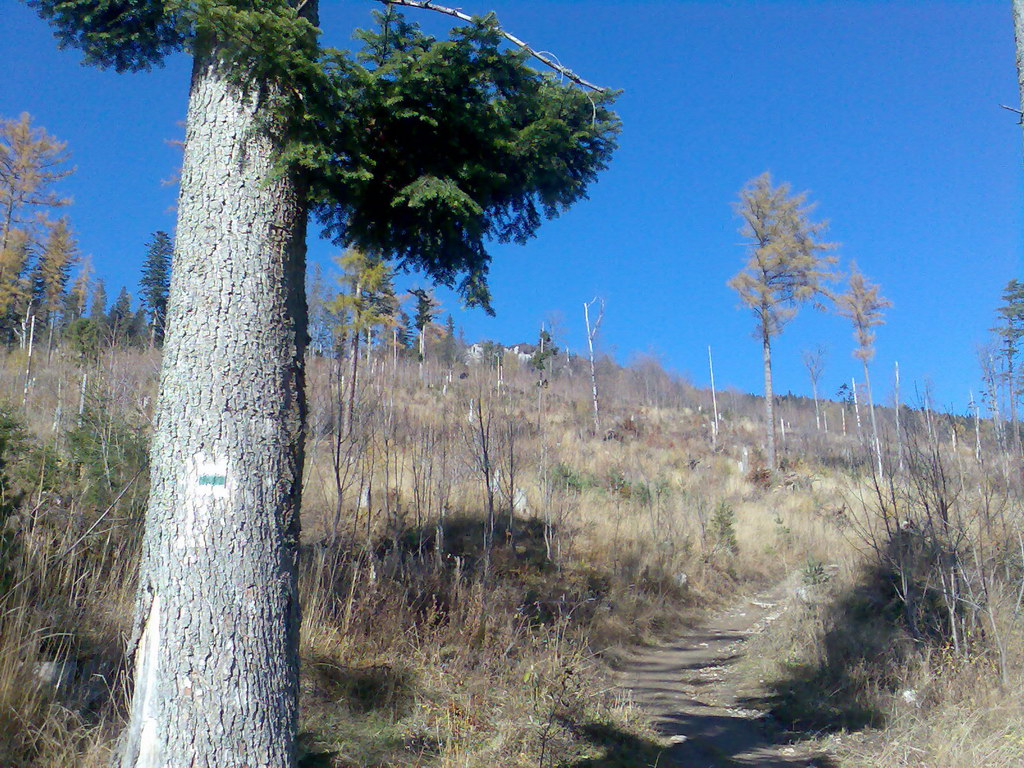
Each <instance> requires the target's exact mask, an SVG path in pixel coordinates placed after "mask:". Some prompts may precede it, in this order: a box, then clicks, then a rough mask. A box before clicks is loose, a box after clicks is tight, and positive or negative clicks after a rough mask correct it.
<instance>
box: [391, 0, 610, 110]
mask: <svg viewBox="0 0 1024 768" xmlns="http://www.w3.org/2000/svg"><path fill="white" fill-rule="evenodd" d="M379 2H381V3H383V4H384V5H404V6H406V7H408V8H420V9H423V10H425V11H437V12H438V13H443V14H445V15H446V16H454V17H455V18H456V19H459V20H460V21H467V22H470V23H472V22H473V17H472V16H470V15H469V14H466V13H463V12H462V11H460V10H458V9H457V8H447V7H445V6H443V5H435V4H434V3H432V2H431V1H430V0H379ZM498 31H499V32H500V33H501V35H502V36H503V37H504V38H505V39H506V40H508V41H509V42H510V43H512V44H513V45H517V46H519V47H520V48H522V49H523V50H524V51H526V52H527V53H528V54H529V55H530V56H532V57H533V58H535V59H537V60H538V61H541V62H543V63H544V64H546V65H547V66H549V67H551V69H553V70H555V72H557V73H558V74H560V75H562V76H563V77H565V78H567V79H569V80H571V81H572V82H574V83H576V85H580V86H582V87H584V88H589V89H590V90H592V91H598V92H600V93H604V92H605V91H606V90H608V89H607V88H602V87H601V86H599V85H594V84H593V83H591V82H588V81H586V80H584V79H583V78H582V77H580V76H579V75H577V74H576V73H575V72H573V71H572V70H571V69H567V68H566V67H563V66H562V65H561V64H559V63H558V62H557V61H554V60H552V59H550V58H548V57H547V56H545V55H544V54H542V53H538V52H537V51H535V50H533V48H531V47H530V46H529V45H528V44H527V43H526V42H524V41H523V40H520V39H519V38H518V37H516V36H515V35H511V34H509V33H508V32H506V31H505V30H503V29H501V28H500V27H499V28H498Z"/></svg>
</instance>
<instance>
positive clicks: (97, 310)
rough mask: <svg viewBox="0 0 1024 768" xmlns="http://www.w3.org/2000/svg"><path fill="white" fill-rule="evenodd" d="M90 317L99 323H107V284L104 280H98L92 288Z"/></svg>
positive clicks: (103, 325)
mask: <svg viewBox="0 0 1024 768" xmlns="http://www.w3.org/2000/svg"><path fill="white" fill-rule="evenodd" d="M89 317H91V318H92V319H93V320H95V321H96V322H97V324H98V325H100V326H102V327H106V325H107V285H106V283H104V282H103V280H97V281H96V285H95V286H93V289H92V301H91V303H90V310H89Z"/></svg>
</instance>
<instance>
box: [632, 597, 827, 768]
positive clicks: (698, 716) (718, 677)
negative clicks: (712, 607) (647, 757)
mask: <svg viewBox="0 0 1024 768" xmlns="http://www.w3.org/2000/svg"><path fill="white" fill-rule="evenodd" d="M786 599H787V589H786V587H785V585H784V584H779V585H777V586H776V587H774V588H773V589H771V590H769V591H766V592H764V593H763V594H761V595H758V596H757V597H754V598H748V599H745V600H742V601H740V602H738V603H736V604H735V605H733V606H732V607H730V608H728V609H726V610H724V611H721V612H720V613H718V614H715V615H713V616H710V617H709V618H708V619H707V620H706V621H705V622H704V623H703V624H702V625H701V626H699V627H696V628H694V629H691V630H687V632H686V633H685V634H684V635H683V636H681V637H679V638H678V639H677V640H676V641H674V642H672V643H670V644H667V645H662V646H659V647H656V648H650V649H645V650H643V651H640V652H638V653H636V654H635V655H634V656H632V657H631V658H630V659H628V660H627V661H626V662H625V663H624V664H623V665H622V669H621V671H620V673H619V684H620V685H621V686H622V687H623V688H625V689H626V690H628V691H630V692H631V694H632V697H633V699H634V701H636V703H637V704H638V705H640V706H641V707H643V708H644V709H646V710H647V711H648V712H649V713H650V714H651V715H652V716H653V717H654V719H655V722H656V723H657V725H658V727H659V728H660V729H661V731H662V732H663V733H664V734H665V735H666V736H667V737H669V739H670V740H671V741H672V742H673V746H672V747H671V748H670V749H668V750H667V751H666V752H665V753H664V755H663V757H662V760H661V766H662V768H665V766H666V763H667V761H668V760H669V759H671V762H672V763H676V764H678V765H679V766H683V768H725V767H726V766H728V767H729V768H735V766H762V767H763V768H808V767H809V766H815V767H816V768H827V766H831V765H832V762H831V761H829V760H828V758H826V757H823V756H821V755H815V754H813V753H811V752H809V751H807V750H806V749H803V748H801V747H800V746H799V745H797V746H792V745H790V744H788V743H787V739H786V737H785V734H783V733H782V732H781V730H780V729H778V728H776V727H773V726H772V724H771V721H770V718H765V717H763V716H762V713H760V712H757V711H754V710H751V709H748V708H745V707H744V706H743V705H742V704H741V700H742V699H743V697H744V693H746V694H749V693H750V691H749V690H748V691H745V692H743V693H741V691H740V690H739V687H738V684H739V681H738V679H737V677H738V676H737V673H736V669H735V667H734V665H735V663H736V662H737V661H738V660H739V659H741V658H742V657H743V655H744V653H745V648H744V646H745V644H746V641H747V639H748V638H749V637H750V636H751V635H753V634H755V633H757V632H759V631H761V630H762V629H763V628H764V627H765V626H767V625H768V624H770V623H771V622H772V621H774V620H775V619H777V618H778V617H779V616H780V615H781V614H782V612H783V611H784V610H785V609H786ZM669 764H671V763H669Z"/></svg>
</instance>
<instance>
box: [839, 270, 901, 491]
mask: <svg viewBox="0 0 1024 768" xmlns="http://www.w3.org/2000/svg"><path fill="white" fill-rule="evenodd" d="M835 301H836V310H837V311H838V312H839V314H840V315H841V316H842V317H845V318H846V319H847V320H849V321H850V322H851V323H852V324H853V338H854V339H856V341H857V347H856V349H854V350H853V356H854V357H856V358H857V359H859V360H860V361H861V362H862V363H863V364H864V387H865V389H866V390H867V394H868V412H869V413H870V414H871V434H872V437H873V438H874V441H875V455H876V458H877V460H878V473H879V474H881V473H882V444H881V442H880V441H879V439H878V424H877V423H876V421H875V400H874V396H873V395H872V393H871V375H870V374H869V372H868V363H870V362H871V360H872V358H873V357H874V356H875V332H874V330H873V329H874V328H876V327H878V326H879V325H882V324H884V323H885V317H884V314H883V312H884V310H885V309H887V308H888V307H891V306H892V302H891V301H889V300H888V299H887V298H885V297H884V296H882V295H881V294H880V293H879V287H878V286H877V285H875V284H874V283H872V282H870V281H869V280H868V279H867V278H865V277H864V274H863V273H862V272H861V271H860V270H859V269H858V268H857V262H855V261H854V262H851V263H850V278H849V288H848V289H847V291H846V292H845V293H842V294H839V295H838V296H836V297H835Z"/></svg>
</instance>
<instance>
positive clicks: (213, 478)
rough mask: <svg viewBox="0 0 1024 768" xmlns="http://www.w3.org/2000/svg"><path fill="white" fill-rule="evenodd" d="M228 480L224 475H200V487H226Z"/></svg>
mask: <svg viewBox="0 0 1024 768" xmlns="http://www.w3.org/2000/svg"><path fill="white" fill-rule="evenodd" d="M227 482H228V479H227V477H226V476H225V475H200V476H199V484H200V485H227Z"/></svg>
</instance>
